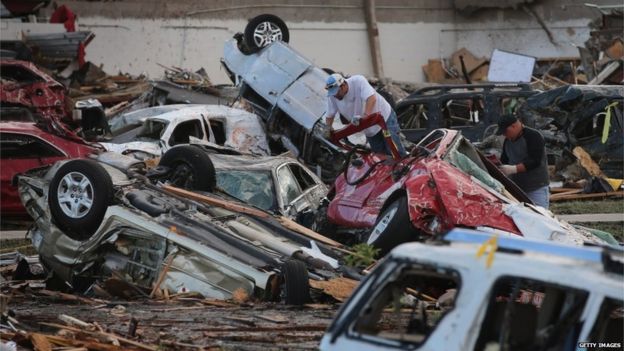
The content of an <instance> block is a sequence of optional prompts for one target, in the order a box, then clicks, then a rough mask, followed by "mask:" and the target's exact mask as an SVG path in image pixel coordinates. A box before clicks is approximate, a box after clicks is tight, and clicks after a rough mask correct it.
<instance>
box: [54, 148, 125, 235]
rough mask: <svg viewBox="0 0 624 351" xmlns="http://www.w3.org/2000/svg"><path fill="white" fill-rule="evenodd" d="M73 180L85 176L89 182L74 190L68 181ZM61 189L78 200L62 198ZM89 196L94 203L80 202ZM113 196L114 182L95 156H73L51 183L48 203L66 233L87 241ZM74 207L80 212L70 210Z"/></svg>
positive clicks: (98, 224)
mask: <svg viewBox="0 0 624 351" xmlns="http://www.w3.org/2000/svg"><path fill="white" fill-rule="evenodd" d="M70 180H72V181H79V180H84V181H85V182H87V183H88V184H85V188H84V189H80V187H78V186H75V187H73V190H72V188H70V186H69V185H70V184H69V183H68V182H69V181H70ZM60 192H63V193H64V195H65V196H63V198H66V196H70V197H71V199H76V200H75V201H76V202H74V203H73V204H72V202H71V201H63V202H61V201H59V193H60ZM83 197H84V198H83ZM89 198H90V199H91V200H92V202H91V207H90V208H85V206H83V205H82V204H81V202H83V200H84V201H85V202H86V201H88V200H89ZM66 199H69V198H66ZM112 199H113V182H112V180H111V178H110V175H109V174H108V172H107V171H106V170H105V169H104V167H102V165H100V164H99V163H97V162H95V161H93V160H83V159H80V160H71V161H69V162H67V163H65V164H64V165H63V166H61V167H60V168H59V169H58V171H57V172H56V174H55V175H54V177H53V178H52V182H51V183H50V188H49V196H48V204H49V205H50V213H51V214H52V219H53V220H54V222H55V223H56V225H57V226H58V227H59V228H60V229H61V230H63V231H64V232H65V235H67V236H68V237H70V238H72V239H74V240H80V241H84V240H87V239H89V238H90V237H91V236H92V235H93V233H95V231H96V230H97V228H98V227H99V226H100V224H101V223H102V219H103V218H104V214H105V213H106V209H107V208H108V205H110V203H111V202H112ZM79 201H80V202H79ZM73 209H76V210H77V211H76V212H78V213H75V214H74V213H71V214H70V213H68V212H71V211H72V210H73Z"/></svg>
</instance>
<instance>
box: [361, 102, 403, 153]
mask: <svg viewBox="0 0 624 351" xmlns="http://www.w3.org/2000/svg"><path fill="white" fill-rule="evenodd" d="M386 127H387V128H388V131H389V132H390V136H391V137H392V141H394V144H395V145H396V147H397V150H399V155H401V157H405V156H407V151H405V147H404V146H403V143H401V138H400V137H399V132H400V128H399V121H398V120H397V115H396V113H395V112H394V111H392V112H391V113H390V117H388V120H387V121H386ZM366 140H368V143H369V144H370V147H371V150H372V151H373V152H376V153H382V152H383V153H386V154H387V155H392V151H390V147H388V144H387V143H386V139H385V138H384V136H383V130H380V131H379V133H377V134H375V135H373V136H372V137H366Z"/></svg>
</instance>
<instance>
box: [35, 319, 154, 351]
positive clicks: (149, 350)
mask: <svg viewBox="0 0 624 351" xmlns="http://www.w3.org/2000/svg"><path fill="white" fill-rule="evenodd" d="M39 324H41V325H45V326H49V327H54V328H58V329H67V330H69V331H73V332H76V333H84V334H87V335H93V336H96V337H109V338H115V339H117V340H119V341H120V342H123V343H125V344H128V345H132V346H134V347H138V348H140V349H142V350H147V351H157V350H158V347H156V346H151V345H145V344H142V343H140V342H136V341H134V340H130V339H126V338H124V337H122V336H119V335H116V334H112V333H106V332H95V331H93V332H91V331H86V330H81V329H78V328H74V327H68V326H66V325H62V324H56V323H44V322H42V323H39ZM49 337H50V336H48V338H49ZM103 345H104V344H103ZM78 346H81V345H78ZM110 346H111V347H114V348H115V350H119V347H118V346H115V345H110ZM87 347H88V346H87Z"/></svg>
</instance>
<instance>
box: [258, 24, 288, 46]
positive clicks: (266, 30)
mask: <svg viewBox="0 0 624 351" xmlns="http://www.w3.org/2000/svg"><path fill="white" fill-rule="evenodd" d="M253 37H254V43H255V44H256V46H258V47H260V48H263V47H265V46H267V45H269V44H271V43H272V42H274V41H279V40H282V30H281V29H280V27H279V26H278V25H276V24H275V23H273V22H262V23H260V24H258V26H256V29H255V30H254V36H253Z"/></svg>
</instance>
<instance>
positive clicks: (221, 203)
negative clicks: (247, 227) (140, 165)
mask: <svg viewBox="0 0 624 351" xmlns="http://www.w3.org/2000/svg"><path fill="white" fill-rule="evenodd" d="M162 189H163V190H165V191H168V192H170V193H172V194H176V195H179V196H183V197H186V198H189V199H191V200H195V201H199V202H203V203H205V204H209V205H213V206H218V207H221V208H225V209H227V210H231V211H234V212H240V213H245V214H250V215H252V216H258V217H260V218H269V217H270V215H269V214H268V213H266V212H263V211H261V210H258V209H255V208H253V207H249V206H244V205H240V204H237V203H234V202H230V201H225V200H221V199H218V198H216V197H209V196H206V195H201V194H197V193H194V192H192V191H188V190H185V189H180V188H177V187H174V186H171V185H163V186H162Z"/></svg>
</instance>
